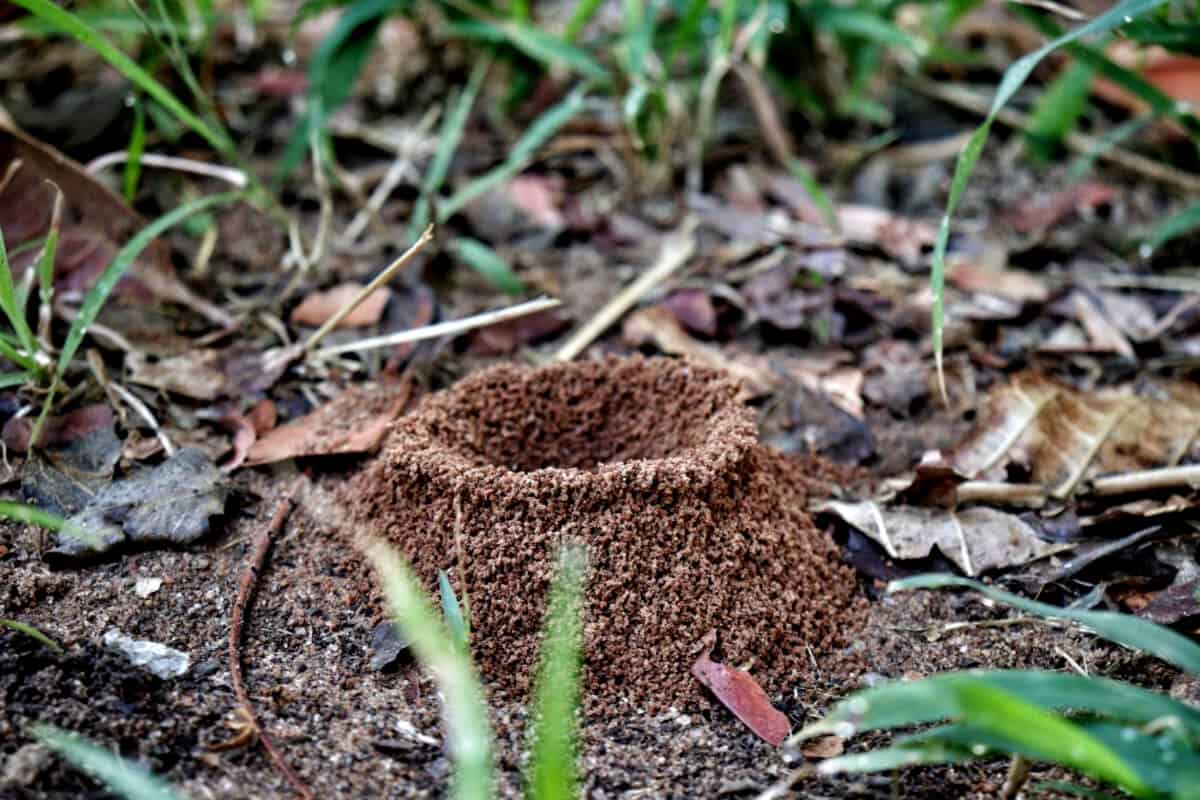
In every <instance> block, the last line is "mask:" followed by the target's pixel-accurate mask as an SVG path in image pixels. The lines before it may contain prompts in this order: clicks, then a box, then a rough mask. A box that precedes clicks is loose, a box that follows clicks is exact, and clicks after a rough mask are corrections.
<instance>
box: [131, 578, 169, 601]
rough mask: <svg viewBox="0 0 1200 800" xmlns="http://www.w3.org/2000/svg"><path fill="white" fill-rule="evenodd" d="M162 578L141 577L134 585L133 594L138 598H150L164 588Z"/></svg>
mask: <svg viewBox="0 0 1200 800" xmlns="http://www.w3.org/2000/svg"><path fill="white" fill-rule="evenodd" d="M162 585H163V579H162V578H149V577H141V578H138V579H137V582H136V583H135V584H134V585H133V593H134V594H136V595H137V596H138V597H149V596H150V595H152V594H154V593H155V592H157V591H158V590H159V589H161V588H162Z"/></svg>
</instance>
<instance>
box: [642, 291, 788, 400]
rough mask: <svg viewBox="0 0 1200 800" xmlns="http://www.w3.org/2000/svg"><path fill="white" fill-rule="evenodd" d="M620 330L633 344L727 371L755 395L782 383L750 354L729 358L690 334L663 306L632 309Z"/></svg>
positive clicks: (770, 370)
mask: <svg viewBox="0 0 1200 800" xmlns="http://www.w3.org/2000/svg"><path fill="white" fill-rule="evenodd" d="M621 330H622V336H623V338H624V340H625V343H626V344H628V345H629V346H630V347H641V346H642V345H645V344H653V345H654V346H655V347H657V348H658V349H659V350H661V351H663V352H664V353H670V354H672V355H677V356H687V357H689V358H693V359H695V360H696V361H697V362H699V363H701V364H704V365H705V366H708V367H713V368H715V369H721V370H725V371H726V372H728V373H729V374H730V375H732V376H733V377H735V378H737V379H738V380H740V381H741V382H742V384H743V385H745V387H746V388H747V389H748V390H749V391H750V392H751V393H753V394H754V395H755V396H760V395H764V394H769V393H770V392H771V391H772V390H773V389H774V388H775V387H776V386H777V385H778V384H779V377H778V376H777V375H776V374H775V372H774V370H772V369H771V368H770V366H768V365H767V364H766V363H754V362H755V361H757V359H754V360H751V359H750V358H749V357H747V358H746V359H745V360H743V359H735V358H730V357H728V356H726V355H725V354H724V353H722V352H721V351H720V350H719V349H717V348H716V347H713V346H712V345H708V344H704V343H703V342H698V341H696V340H695V339H693V338H692V337H691V336H688V334H687V331H685V330H684V329H683V326H682V325H680V324H679V320H677V319H675V315H674V314H672V313H671V312H670V311H668V310H667V309H665V308H663V307H661V306H653V307H651V308H643V309H641V310H639V311H635V312H633V313H632V314H630V315H629V316H628V317H626V318H625V323H624V325H623V326H622V329H621Z"/></svg>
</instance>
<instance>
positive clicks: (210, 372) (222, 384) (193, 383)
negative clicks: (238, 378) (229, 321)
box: [125, 348, 228, 400]
mask: <svg viewBox="0 0 1200 800" xmlns="http://www.w3.org/2000/svg"><path fill="white" fill-rule="evenodd" d="M224 361H225V354H224V353H223V352H222V351H220V350H212V349H207V348H197V349H195V350H189V351H188V352H186V353H183V354H181V355H178V356H172V357H171V358H162V359H158V360H154V361H152V360H151V359H150V357H149V356H147V355H146V354H144V353H139V352H131V353H129V354H127V355H126V358H125V365H126V368H127V369H128V370H129V380H130V382H132V383H136V384H140V385H142V386H153V387H154V388H155V389H161V390H163V391H166V392H174V393H175V394H179V395H183V396H184V397H190V398H192V399H193V400H215V399H217V398H218V397H220V396H221V395H222V394H224V393H225V391H226V385H227V382H228V381H227V379H226V375H225V370H224V368H223V367H224Z"/></svg>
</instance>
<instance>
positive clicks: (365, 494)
mask: <svg viewBox="0 0 1200 800" xmlns="http://www.w3.org/2000/svg"><path fill="white" fill-rule="evenodd" d="M822 469H823V468H822V467H821V465H820V464H819V462H815V461H813V462H806V461H801V460H796V459H792V458H789V457H787V456H784V455H782V454H781V453H778V452H777V451H774V450H771V449H769V448H767V447H764V446H762V445H759V444H758V441H757V431H756V426H755V417H754V412H753V410H752V409H750V408H748V407H747V406H746V405H745V404H744V403H743V401H742V397H741V393H740V390H739V388H738V386H737V385H736V384H735V383H733V382H732V381H731V380H730V379H729V378H727V377H726V376H725V375H723V374H722V373H720V372H717V371H714V370H711V369H706V368H703V367H699V366H696V365H694V364H691V363H689V362H686V361H677V360H671V359H665V358H655V359H645V358H641V357H634V358H626V359H618V358H609V359H607V360H603V361H591V362H582V363H573V364H558V365H554V366H548V367H541V368H530V367H520V366H509V365H505V366H499V367H493V368H490V369H486V370H483V371H481V372H478V373H475V374H474V375H471V376H469V377H467V378H465V379H463V380H462V381H460V382H459V383H458V384H456V385H455V386H454V387H452V388H451V389H449V390H447V391H444V392H439V393H436V394H433V395H430V396H429V397H427V398H425V399H424V401H423V402H422V403H421V405H420V406H419V407H418V408H417V409H416V411H415V412H413V413H412V414H410V415H408V416H407V417H404V418H402V419H401V420H399V421H398V422H397V423H396V425H395V427H394V428H393V431H392V432H391V434H390V435H389V438H388V439H387V440H386V441H385V444H384V448H383V450H382V452H381V453H380V455H379V456H378V457H377V458H376V459H375V460H374V461H373V462H372V463H371V464H370V465H369V466H368V467H367V468H366V469H365V470H364V471H363V472H362V473H360V474H359V475H358V476H357V477H356V478H355V479H354V480H353V482H352V483H351V484H350V485H349V486H348V487H347V491H346V493H345V499H346V501H347V502H348V504H349V505H350V506H351V508H352V509H353V511H354V515H355V517H356V518H357V519H358V520H359V521H360V522H363V523H365V524H366V526H367V527H368V529H370V530H372V532H374V533H376V534H378V535H381V536H383V537H384V538H386V539H388V540H390V541H391V542H392V543H393V544H395V545H396V546H398V547H399V548H400V550H401V551H402V552H403V554H404V555H405V557H406V558H408V559H409V561H410V562H411V563H412V565H413V567H414V569H415V570H416V571H417V573H418V574H419V575H420V576H421V577H422V578H423V579H424V580H425V581H426V582H427V585H428V586H430V587H433V586H435V578H436V576H437V572H438V570H442V569H444V570H447V571H448V572H449V573H450V576H451V581H452V583H453V584H454V587H455V589H456V591H458V592H460V593H462V592H464V591H465V593H466V595H467V597H468V599H469V602H470V609H471V646H472V650H473V652H474V656H475V658H476V659H477V661H478V663H479V664H480V667H481V671H482V673H483V676H484V678H485V679H486V680H487V681H488V683H489V685H490V686H491V689H492V691H493V692H494V693H499V694H500V695H503V696H509V697H513V698H519V697H521V696H523V695H524V693H525V692H526V691H527V689H528V686H529V682H530V680H531V678H532V675H533V672H534V671H535V667H536V662H537V655H538V651H539V645H540V641H539V631H540V628H541V625H542V614H543V611H544V607H545V599H546V593H547V592H546V590H547V588H548V587H549V583H550V578H551V573H552V572H553V569H554V565H555V564H556V563H557V554H558V552H559V549H560V547H561V545H562V543H563V542H564V541H567V540H574V541H577V542H580V543H582V544H583V545H584V546H585V547H586V550H587V554H588V578H587V589H586V602H585V614H586V621H585V641H584V693H585V697H586V698H587V705H588V707H589V708H591V709H593V710H601V709H606V710H609V711H614V712H615V711H618V710H620V708H621V707H622V706H628V705H630V704H632V705H635V706H638V707H643V708H649V709H661V708H665V707H666V706H669V705H675V706H684V705H696V704H697V703H698V702H699V701H700V700H701V697H702V695H701V688H700V685H699V683H698V682H697V681H696V679H695V678H693V677H692V675H691V673H690V667H691V664H692V662H693V661H695V659H696V657H697V655H698V652H699V643H700V641H701V640H702V638H703V637H704V635H705V634H706V633H708V632H709V631H711V630H716V631H717V632H718V633H719V636H720V641H721V644H722V650H723V652H724V654H725V656H726V658H727V660H728V661H729V662H730V663H735V664H745V663H747V662H749V663H751V664H752V667H751V670H752V674H753V675H754V676H755V677H756V678H757V679H758V680H759V681H760V682H761V683H762V684H763V685H764V687H765V688H766V689H767V691H768V692H782V691H784V690H785V689H787V688H788V687H789V683H788V682H789V681H792V680H795V679H796V678H798V677H799V676H801V675H804V674H807V672H808V671H809V670H811V659H812V655H811V654H812V653H814V652H815V653H817V654H820V653H822V652H826V653H828V652H831V651H833V650H835V649H839V648H841V647H843V646H844V645H845V644H846V643H847V640H848V637H849V636H851V635H852V634H853V632H854V630H855V629H856V628H857V627H858V624H857V623H858V621H859V620H860V618H861V616H862V610H863V601H862V599H861V598H860V596H859V594H858V592H857V587H856V581H855V577H854V574H853V571H852V570H851V569H850V568H849V567H847V566H845V565H844V564H842V562H841V560H840V557H839V553H838V550H837V548H836V546H835V545H834V543H833V542H832V541H831V540H830V539H829V537H828V536H827V535H826V534H824V533H823V532H821V531H818V530H817V529H816V528H814V527H813V525H812V522H811V520H810V519H809V517H808V515H807V514H806V513H805V511H804V507H805V503H806V490H807V489H811V488H816V487H819V486H821V485H822V484H823V481H822V480H821V478H820V473H821V472H822ZM825 469H826V470H827V468H825ZM826 474H828V472H827V471H826Z"/></svg>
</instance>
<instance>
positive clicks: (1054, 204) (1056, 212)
mask: <svg viewBox="0 0 1200 800" xmlns="http://www.w3.org/2000/svg"><path fill="white" fill-rule="evenodd" d="M1118 197H1119V196H1118V194H1117V190H1116V189H1114V188H1112V187H1111V186H1108V185H1106V184H1103V183H1099V182H1097V181H1086V182H1084V183H1078V184H1075V185H1074V186H1070V187H1068V188H1066V189H1063V190H1062V191H1060V192H1054V193H1053V194H1050V195H1046V196H1041V197H1034V198H1033V199H1031V200H1030V201H1029V202H1026V203H1023V204H1021V205H1020V206H1019V207H1017V208H1014V209H1012V210H1011V211H1009V212H1008V214H1007V215H1006V218H1007V219H1008V223H1009V224H1010V225H1012V226H1013V229H1014V230H1016V231H1017V232H1018V233H1034V232H1036V231H1047V230H1049V229H1050V228H1053V227H1054V226H1055V225H1057V224H1058V223H1060V222H1062V221H1063V220H1064V219H1066V218H1067V217H1068V216H1070V215H1071V214H1073V213H1078V212H1082V211H1088V210H1092V209H1096V208H1099V207H1101V206H1105V205H1112V204H1113V203H1115V202H1117V200H1118Z"/></svg>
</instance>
